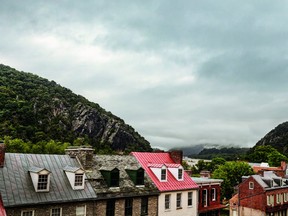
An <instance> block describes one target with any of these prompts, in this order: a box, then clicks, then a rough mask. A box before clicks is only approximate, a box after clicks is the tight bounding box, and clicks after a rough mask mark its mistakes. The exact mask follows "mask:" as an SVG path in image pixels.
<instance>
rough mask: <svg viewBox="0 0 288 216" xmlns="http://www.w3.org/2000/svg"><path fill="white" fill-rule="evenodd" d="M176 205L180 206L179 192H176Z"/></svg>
mask: <svg viewBox="0 0 288 216" xmlns="http://www.w3.org/2000/svg"><path fill="white" fill-rule="evenodd" d="M176 207H177V208H181V193H177V198H176Z"/></svg>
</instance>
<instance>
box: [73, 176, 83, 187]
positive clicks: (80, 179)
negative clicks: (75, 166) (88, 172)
mask: <svg viewBox="0 0 288 216" xmlns="http://www.w3.org/2000/svg"><path fill="white" fill-rule="evenodd" d="M82 185H83V174H75V182H74V186H82Z"/></svg>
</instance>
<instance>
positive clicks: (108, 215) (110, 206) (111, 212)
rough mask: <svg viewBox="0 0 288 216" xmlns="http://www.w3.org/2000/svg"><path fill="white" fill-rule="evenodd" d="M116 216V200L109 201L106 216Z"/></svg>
mask: <svg viewBox="0 0 288 216" xmlns="http://www.w3.org/2000/svg"><path fill="white" fill-rule="evenodd" d="M114 215H115V200H107V204H106V216H114Z"/></svg>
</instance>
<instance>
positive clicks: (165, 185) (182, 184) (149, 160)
mask: <svg viewBox="0 0 288 216" xmlns="http://www.w3.org/2000/svg"><path fill="white" fill-rule="evenodd" d="M131 154H132V155H134V157H136V158H137V160H138V161H139V163H140V164H141V165H142V167H143V169H144V170H145V171H146V173H147V174H148V175H149V177H150V178H151V179H152V181H153V182H154V184H155V185H156V186H157V188H158V189H159V190H160V191H174V190H175V191H179V190H187V189H194V188H198V185H197V184H196V183H195V182H194V181H193V180H192V179H191V177H190V176H189V175H188V174H187V173H186V172H184V176H183V177H184V180H183V181H178V180H177V179H176V178H175V177H174V176H173V175H172V174H171V173H170V172H169V170H167V182H160V181H159V179H158V178H157V176H155V175H154V173H153V172H152V170H151V169H150V168H149V165H151V164H153V165H155V164H157V165H158V166H157V167H159V164H164V165H165V166H167V164H168V166H169V167H179V164H176V163H175V162H174V161H173V160H172V158H171V157H170V155H169V153H162V152H161V153H148V152H132V153H131Z"/></svg>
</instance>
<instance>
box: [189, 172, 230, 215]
mask: <svg viewBox="0 0 288 216" xmlns="http://www.w3.org/2000/svg"><path fill="white" fill-rule="evenodd" d="M192 179H193V181H194V182H195V183H196V184H197V185H198V186H199V196H198V199H199V203H198V213H199V216H220V210H221V209H223V208H225V207H226V206H225V205H222V204H221V198H220V197H221V183H222V182H223V180H222V179H211V178H203V177H201V178H196V177H192Z"/></svg>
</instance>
